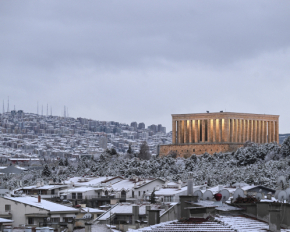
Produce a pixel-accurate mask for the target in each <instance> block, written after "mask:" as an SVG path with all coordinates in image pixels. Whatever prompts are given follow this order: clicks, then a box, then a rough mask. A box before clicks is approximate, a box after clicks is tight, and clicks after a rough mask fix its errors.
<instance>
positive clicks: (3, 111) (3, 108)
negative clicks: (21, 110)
mask: <svg viewBox="0 0 290 232" xmlns="http://www.w3.org/2000/svg"><path fill="white" fill-rule="evenodd" d="M3 114H4V100H3Z"/></svg>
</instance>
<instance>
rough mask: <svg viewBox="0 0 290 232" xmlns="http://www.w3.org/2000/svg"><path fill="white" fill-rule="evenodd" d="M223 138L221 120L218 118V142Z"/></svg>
mask: <svg viewBox="0 0 290 232" xmlns="http://www.w3.org/2000/svg"><path fill="white" fill-rule="evenodd" d="M223 139H224V138H223V120H222V119H219V142H222V141H223Z"/></svg>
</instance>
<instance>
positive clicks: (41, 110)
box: [41, 105, 43, 116]
mask: <svg viewBox="0 0 290 232" xmlns="http://www.w3.org/2000/svg"><path fill="white" fill-rule="evenodd" d="M41 116H43V105H41Z"/></svg>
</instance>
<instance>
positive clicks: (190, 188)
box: [187, 172, 193, 195]
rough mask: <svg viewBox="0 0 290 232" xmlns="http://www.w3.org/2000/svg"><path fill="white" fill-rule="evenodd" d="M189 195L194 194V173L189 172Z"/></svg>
mask: <svg viewBox="0 0 290 232" xmlns="http://www.w3.org/2000/svg"><path fill="white" fill-rule="evenodd" d="M187 195H193V173H192V172H189V173H188V180H187Z"/></svg>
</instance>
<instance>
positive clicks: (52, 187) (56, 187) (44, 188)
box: [22, 185, 67, 190]
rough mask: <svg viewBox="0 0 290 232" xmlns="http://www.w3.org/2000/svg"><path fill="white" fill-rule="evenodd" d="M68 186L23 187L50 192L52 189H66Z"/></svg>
mask: <svg viewBox="0 0 290 232" xmlns="http://www.w3.org/2000/svg"><path fill="white" fill-rule="evenodd" d="M65 187H67V185H43V186H39V187H37V185H33V186H27V187H23V188H22V189H39V190H46V189H48V190H50V189H58V188H65Z"/></svg>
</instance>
